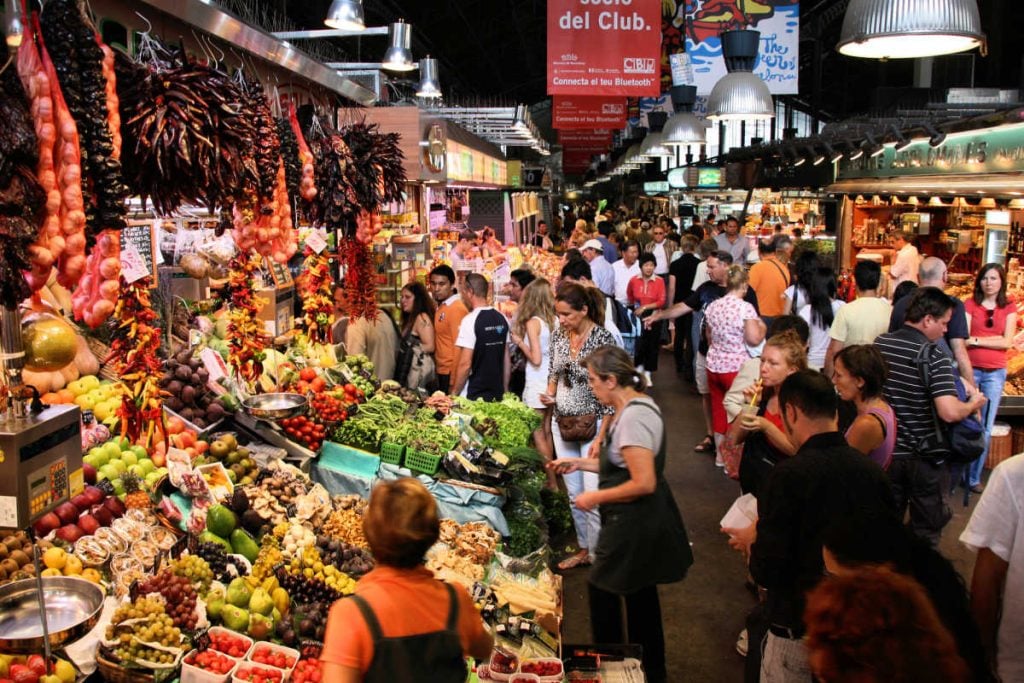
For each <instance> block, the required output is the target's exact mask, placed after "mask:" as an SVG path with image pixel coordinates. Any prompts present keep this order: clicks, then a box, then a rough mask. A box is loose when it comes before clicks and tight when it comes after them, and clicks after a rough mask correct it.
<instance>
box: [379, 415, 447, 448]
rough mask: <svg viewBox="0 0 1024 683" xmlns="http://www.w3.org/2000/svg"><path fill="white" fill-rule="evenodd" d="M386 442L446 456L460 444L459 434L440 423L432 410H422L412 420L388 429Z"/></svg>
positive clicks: (385, 436) (401, 422) (403, 421)
mask: <svg viewBox="0 0 1024 683" xmlns="http://www.w3.org/2000/svg"><path fill="white" fill-rule="evenodd" d="M384 440H385V441H387V442H388V443H393V444H398V445H400V446H408V447H409V448H411V449H413V450H417V451H422V452H423V453H429V454H431V455H444V454H446V453H447V452H448V451H450V450H451V449H452V448H454V447H455V445H456V444H458V442H459V432H458V430H457V429H455V428H454V427H449V426H447V425H443V424H441V423H440V422H438V421H437V420H436V419H435V418H434V411H433V410H431V409H430V408H420V409H419V410H418V411H416V414H415V415H414V416H413V417H412V418H409V419H406V420H402V421H400V422H398V424H396V425H394V426H393V427H391V428H389V429H387V430H386V431H385V432H384Z"/></svg>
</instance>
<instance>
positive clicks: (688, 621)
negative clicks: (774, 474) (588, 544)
mask: <svg viewBox="0 0 1024 683" xmlns="http://www.w3.org/2000/svg"><path fill="white" fill-rule="evenodd" d="M661 363H662V370H661V371H660V372H658V373H657V374H656V376H655V378H654V379H655V382H654V388H653V389H652V395H653V396H654V400H655V401H657V403H658V405H659V406H660V407H661V410H662V413H663V414H664V416H665V424H666V438H667V439H668V447H669V450H668V460H667V463H666V467H665V477H666V479H667V480H668V483H669V485H670V486H671V487H672V493H673V494H674V495H675V498H676V502H677V503H678V505H679V509H680V511H681V512H682V514H683V521H684V522H685V524H686V531H687V533H688V534H689V536H690V542H691V544H692V546H693V555H694V564H693V566H692V567H691V568H690V571H689V573H688V574H687V577H686V578H685V579H684V580H683V581H682V582H681V583H677V584H673V585H670V586H662V587H661V589H660V591H661V592H660V595H661V609H662V616H663V621H664V624H665V650H666V655H667V659H668V670H669V675H670V680H672V681H679V682H682V681H686V682H690V681H741V680H742V677H743V658H742V657H740V656H739V655H738V654H736V649H735V645H736V636H737V635H739V632H740V630H741V629H742V628H743V620H744V617H745V616H746V614H747V612H748V611H749V610H750V608H751V607H753V605H754V597H753V596H752V595H751V594H750V593H748V592H747V591H746V590H745V589H744V587H743V582H744V580H745V578H746V570H745V568H744V566H743V560H742V558H741V557H740V555H739V554H738V553H736V552H735V551H734V550H732V549H731V548H730V547H729V545H728V544H727V543H726V537H725V536H724V535H722V533H721V532H720V531H719V530H718V527H719V525H718V522H719V521H720V520H721V519H722V516H723V515H724V514H725V511H726V510H728V509H729V506H730V505H731V504H732V501H733V500H735V499H736V496H738V495H739V484H738V483H737V482H735V481H733V480H732V479H729V478H727V477H726V476H725V475H724V474H723V473H722V470H721V469H720V468H718V467H715V464H714V455H713V454H707V453H695V452H694V451H693V446H694V445H695V444H697V443H698V442H699V441H700V440H701V438H702V437H703V436H704V418H703V417H702V416H701V408H700V397H699V396H698V395H697V394H696V393H695V392H694V391H693V390H692V388H691V387H692V385H689V384H686V383H685V382H683V381H682V380H680V379H677V375H676V373H675V367H674V365H673V363H672V359H671V357H670V356H669V355H668V354H663V355H662V358H661ZM555 550H556V551H557V550H559V549H558V548H556V549H555ZM564 576H565V621H564V623H563V625H562V639H563V642H565V643H587V642H590V641H591V638H590V616H589V609H588V606H587V584H586V580H587V570H586V569H574V570H571V571H569V572H565V573H564Z"/></svg>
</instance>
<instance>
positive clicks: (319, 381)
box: [309, 377, 327, 393]
mask: <svg viewBox="0 0 1024 683" xmlns="http://www.w3.org/2000/svg"><path fill="white" fill-rule="evenodd" d="M309 386H310V387H312V388H313V391H315V392H318V393H319V392H321V391H323V390H324V389H326V388H327V380H325V379H324V378H323V377H315V378H314V379H313V380H312V381H311V382H310V383H309Z"/></svg>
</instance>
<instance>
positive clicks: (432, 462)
mask: <svg viewBox="0 0 1024 683" xmlns="http://www.w3.org/2000/svg"><path fill="white" fill-rule="evenodd" d="M405 466H406V467H408V468H409V469H410V470H412V471H413V472H420V473H421V474H426V475H428V476H433V475H434V474H436V473H437V468H438V467H440V466H441V456H440V455H432V454H430V453H424V452H423V451H414V450H412V449H411V448H410V449H407V450H406V452H405Z"/></svg>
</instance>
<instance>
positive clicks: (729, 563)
mask: <svg viewBox="0 0 1024 683" xmlns="http://www.w3.org/2000/svg"><path fill="white" fill-rule="evenodd" d="M661 367H662V370H661V371H659V372H658V373H657V374H656V375H655V378H654V380H655V382H654V388H653V389H652V391H651V393H652V395H653V396H654V400H655V401H657V403H658V405H659V406H660V407H661V409H662V411H663V413H664V415H665V417H666V430H667V433H666V436H667V438H668V444H669V452H668V461H667V465H666V468H665V477H666V479H668V483H669V485H670V486H671V487H672V493H673V494H674V495H675V498H676V502H677V503H678V504H679V509H680V511H681V512H682V514H683V521H684V522H685V523H686V531H687V533H688V534H689V536H690V542H691V544H692V545H693V555H694V564H693V566H692V567H691V568H690V572H689V574H688V575H687V577H686V579H684V580H683V581H682V582H681V583H677V584H673V585H671V586H662V587H661V589H660V596H661V609H662V617H663V621H664V624H665V651H666V656H667V660H668V670H669V675H670V680H672V681H673V682H674V683H705V682H707V683H733V682H735V683H739V682H740V681H742V680H743V663H744V659H743V658H742V657H740V656H739V655H738V654H737V653H736V638H737V636H738V635H739V633H740V631H741V630H742V629H743V626H744V619H745V617H746V615H747V612H749V611H750V608H751V607H753V606H754V604H755V599H754V596H753V595H752V594H751V593H750V592H748V591H747V590H746V589H745V588H744V585H743V584H744V581H745V580H746V569H745V567H744V565H743V560H742V558H741V557H740V555H739V553H737V552H736V551H734V550H732V549H731V548H730V547H729V545H728V543H727V542H726V537H725V536H724V535H723V534H722V533H721V532H720V531H719V521H720V520H721V519H722V516H723V515H725V512H726V510H728V509H729V506H730V505H732V502H733V501H734V500H735V499H736V497H737V496H738V495H739V494H740V487H739V483H738V482H736V481H733V480H732V479H729V478H728V477H726V476H725V475H724V474H723V472H722V470H721V469H719V468H718V467H715V464H714V456H713V455H710V454H707V453H695V452H694V451H693V446H694V445H695V444H697V443H698V442H699V441H700V439H701V438H702V437H703V436H704V419H703V417H702V416H701V412H700V397H699V396H698V395H697V394H696V393H695V392H694V391H693V389H692V385H690V384H686V383H685V382H683V381H682V380H681V379H678V376H677V375H676V373H675V366H674V364H673V362H672V358H671V356H670V355H669V354H665V353H663V354H662V357H661ZM984 476H985V479H986V480H987V478H988V472H987V471H986V473H985V475H984ZM962 493H963V492H962V491H961V490H959V489H958V490H957V493H956V494H955V495H954V496H952V497H951V499H950V501H949V503H950V508H951V509H952V511H953V519H952V520H950V522H949V524H948V525H947V526H946V528H945V530H944V531H943V534H942V541H941V543H940V544H939V550H940V551H941V552H942V554H943V555H945V556H946V557H947V558H949V559H950V560H951V561H952V562H953V566H955V567H956V569H957V570H958V571H959V572H960V575H961V576H962V577H964V578H965V580H966V581H967V583H968V585H969V583H970V577H971V572H973V571H974V554H973V553H971V552H970V551H968V550H967V549H966V548H965V547H964V546H963V545H962V544H960V543H959V542H958V541H957V539H958V538H959V537H960V534H961V533H962V532H963V530H964V527H965V526H966V525H967V521H968V520H969V519H970V514H971V512H972V511H973V509H974V506H975V505H976V504H977V502H978V499H979V496H976V495H972V496H970V505H969V507H964V505H963V499H962ZM554 550H555V551H556V552H557V551H558V550H560V549H559V548H554ZM564 576H565V621H564V622H563V624H562V640H563V642H564V643H588V642H591V637H590V612H589V608H588V605H587V583H586V582H587V570H586V569H574V570H571V571H569V572H565V573H564Z"/></svg>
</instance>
